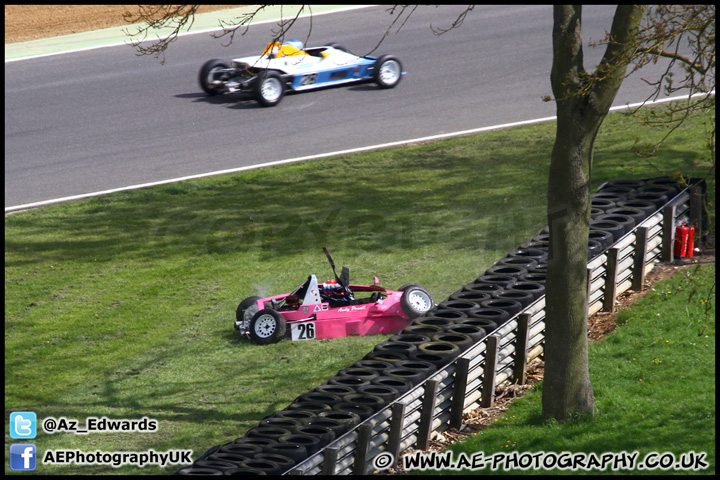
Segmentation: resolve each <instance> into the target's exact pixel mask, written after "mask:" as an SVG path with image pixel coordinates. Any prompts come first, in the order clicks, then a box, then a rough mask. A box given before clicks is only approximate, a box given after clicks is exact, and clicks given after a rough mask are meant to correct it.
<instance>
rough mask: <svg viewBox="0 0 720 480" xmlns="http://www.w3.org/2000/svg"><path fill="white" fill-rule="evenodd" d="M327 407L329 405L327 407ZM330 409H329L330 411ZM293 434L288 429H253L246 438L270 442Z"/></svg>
mask: <svg viewBox="0 0 720 480" xmlns="http://www.w3.org/2000/svg"><path fill="white" fill-rule="evenodd" d="M325 406H326V407H327V405H325ZM329 409H330V408H329V407H328V410H329ZM290 433H292V430H290V429H288V428H280V427H253V428H251V429H250V430H248V431H247V433H246V434H245V436H246V437H253V438H255V437H259V438H269V439H270V440H275V441H277V439H278V438H280V437H282V436H283V435H288V434H290Z"/></svg>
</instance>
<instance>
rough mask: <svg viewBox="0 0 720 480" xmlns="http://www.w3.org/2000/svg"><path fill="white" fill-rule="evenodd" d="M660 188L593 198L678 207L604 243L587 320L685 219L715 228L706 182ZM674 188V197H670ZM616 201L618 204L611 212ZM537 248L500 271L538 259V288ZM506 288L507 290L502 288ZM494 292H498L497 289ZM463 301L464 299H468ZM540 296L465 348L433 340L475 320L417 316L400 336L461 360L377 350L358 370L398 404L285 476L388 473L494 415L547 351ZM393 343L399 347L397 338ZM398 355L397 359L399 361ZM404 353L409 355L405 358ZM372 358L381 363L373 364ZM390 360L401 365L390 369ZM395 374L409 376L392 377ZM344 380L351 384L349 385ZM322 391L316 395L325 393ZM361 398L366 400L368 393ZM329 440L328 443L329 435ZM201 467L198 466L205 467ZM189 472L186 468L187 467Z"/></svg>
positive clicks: (623, 185) (608, 304) (637, 184)
mask: <svg viewBox="0 0 720 480" xmlns="http://www.w3.org/2000/svg"><path fill="white" fill-rule="evenodd" d="M654 183H658V184H660V185H663V186H667V185H671V184H672V183H671V182H670V181H669V179H666V178H661V179H650V180H646V181H636V180H631V181H622V180H621V181H615V182H608V183H606V184H604V185H602V186H601V187H600V188H599V189H598V193H596V194H593V195H594V196H595V195H597V196H598V198H597V202H595V201H594V203H598V204H600V203H602V204H603V206H604V207H606V208H604V209H601V210H599V212H597V213H595V214H594V215H603V214H605V213H604V212H605V211H606V210H607V209H611V208H617V207H615V205H616V204H617V203H622V202H623V200H624V199H626V198H637V197H641V196H642V197H645V198H649V196H650V195H656V196H660V195H659V193H662V195H661V196H664V197H665V199H667V198H668V197H669V201H667V202H666V203H664V204H661V205H659V206H657V208H655V210H652V211H649V210H646V211H645V212H646V214H647V216H646V217H645V218H644V219H640V218H636V219H635V222H636V224H635V225H634V227H632V228H631V229H630V230H629V231H628V232H626V233H624V234H623V235H622V236H620V237H618V238H613V243H611V244H609V245H608V244H605V245H603V247H602V250H601V251H600V252H599V253H598V254H597V255H596V256H595V257H594V258H591V259H590V260H589V261H588V267H587V275H588V315H592V314H593V313H596V312H597V311H599V310H601V309H604V310H606V311H612V310H614V305H615V298H616V297H617V295H618V293H621V292H624V291H626V290H628V289H631V288H632V289H635V290H640V289H642V286H643V284H644V280H645V275H646V274H647V273H648V272H649V271H650V270H652V269H653V267H654V265H655V264H656V263H658V262H660V261H671V260H672V259H673V242H674V232H675V226H676V225H677V224H679V223H680V222H682V221H689V222H690V223H691V224H694V225H696V230H698V231H703V230H702V229H701V227H702V226H707V220H706V219H705V218H703V212H702V208H700V206H701V205H702V202H701V201H698V200H697V198H694V197H698V196H702V195H704V193H705V191H706V189H705V185H704V181H702V180H701V179H691V181H690V182H689V183H690V184H691V185H692V186H690V187H688V188H681V187H680V186H677V189H676V190H671V189H666V188H664V189H661V190H662V192H659V193H658V192H656V191H655V189H652V188H648V189H645V190H644V191H640V192H638V190H639V189H640V188H642V187H643V186H646V185H651V184H654ZM605 189H607V191H605ZM668 191H670V192H672V193H673V194H675V195H674V196H670V195H668V194H667V192H668ZM645 192H647V193H645ZM643 201H645V200H643ZM608 202H609V203H612V204H613V205H609V204H608ZM638 202H640V200H637V201H635V202H631V203H632V204H633V205H642V204H640V203H638ZM621 207H623V205H621ZM633 208H636V207H633ZM545 234H547V228H545V229H543V230H541V231H540V232H539V233H538V235H545ZM536 236H537V235H536ZM601 236H602V235H601ZM605 236H606V235H605ZM528 243H529V242H528ZM532 243H533V244H534V245H536V246H534V247H533V248H532V249H530V248H526V247H522V246H521V247H519V248H518V249H516V250H513V251H512V252H510V254H508V256H507V257H505V258H504V259H501V260H500V261H499V262H497V263H496V265H508V264H509V265H518V264H520V263H523V261H522V260H514V259H516V258H529V260H530V261H528V263H527V264H528V266H529V265H532V268H530V269H528V272H529V273H531V274H534V275H539V277H536V278H535V280H536V282H535V283H540V284H542V285H544V278H542V277H543V275H544V272H545V266H546V263H545V262H546V256H543V255H542V252H540V253H538V252H537V249H538V245H539V246H540V247H543V246H545V247H547V243H545V245H543V244H542V243H541V242H535V241H533V242H532ZM529 250H533V251H529ZM508 259H510V262H509V263H507V262H508ZM491 268H492V267H491ZM490 275H492V272H489V273H487V272H486V273H484V274H482V275H480V276H479V277H478V279H480V278H481V277H488V276H490ZM485 280H486V279H485V278H482V280H481V282H477V281H475V282H471V283H470V284H468V285H475V286H477V285H479V284H485V283H487V282H486V281H485ZM510 283H512V282H510ZM468 285H466V286H465V287H464V288H463V289H461V290H459V291H458V292H455V293H454V294H452V295H450V297H449V298H448V299H447V300H446V302H449V301H455V300H457V297H458V295H459V294H461V293H465V292H467V291H469V290H468V288H467V287H468ZM501 290H505V289H502V288H501ZM495 295H497V292H496V293H495ZM511 296H512V295H511ZM453 297H455V298H453ZM460 297H461V298H462V295H460ZM525 297H526V295H525ZM501 298H502V296H501ZM533 298H534V299H533V300H532V301H531V303H529V304H527V299H526V301H525V305H526V306H524V308H523V309H522V310H521V311H520V312H517V313H514V314H512V315H511V316H510V318H509V319H507V320H505V321H504V322H502V323H500V324H499V325H498V327H497V328H495V329H494V330H491V331H489V332H487V336H483V335H480V336H478V337H476V338H473V339H472V341H471V342H467V341H466V340H465V339H464V338H460V337H458V338H457V340H460V341H459V342H457V343H450V342H443V341H441V340H436V339H432V338H433V337H436V338H437V337H438V335H440V338H446V339H451V338H453V335H454V334H455V333H456V332H454V330H453V328H451V327H453V326H461V325H467V323H465V322H467V321H468V320H471V319H470V318H469V317H460V318H450V319H449V320H450V321H449V322H447V323H445V322H443V324H444V326H436V327H434V328H432V329H431V331H427V330H424V328H427V327H423V326H420V327H418V326H419V325H424V324H423V320H425V319H431V318H435V314H436V313H437V310H438V309H439V307H436V308H435V309H433V310H431V311H429V312H427V313H426V314H425V315H422V316H420V317H419V318H417V319H415V320H414V321H413V323H412V324H411V325H410V326H409V327H408V330H407V331H405V330H404V331H402V332H399V333H398V334H397V335H408V336H414V337H416V336H418V335H424V336H426V337H430V338H431V340H430V341H429V342H423V343H419V344H413V346H416V347H418V348H419V347H420V346H423V345H428V344H429V346H430V347H432V346H433V345H440V346H442V345H449V347H446V348H445V349H446V350H447V351H453V352H458V353H457V354H456V355H454V356H452V357H451V358H447V357H445V356H443V355H442V351H443V349H442V348H441V349H439V350H436V352H437V353H438V354H434V352H433V349H432V348H430V349H429V350H428V349H427V348H426V347H423V348H422V349H418V350H416V351H414V352H412V353H409V354H408V355H406V354H405V352H403V351H402V350H412V349H411V348H407V347H406V346H404V347H406V348H403V349H400V350H401V351H396V350H393V351H389V352H382V351H381V352H378V351H374V352H370V353H369V354H368V355H367V356H366V357H365V358H364V359H361V360H360V361H359V362H356V364H357V363H360V365H367V364H371V365H375V366H376V367H378V370H377V371H378V374H379V376H378V377H377V378H378V379H380V378H382V379H389V380H390V381H393V380H394V381H396V383H398V388H397V391H398V396H397V397H396V398H395V399H392V398H389V397H387V396H384V398H383V400H384V401H382V402H379V401H375V402H370V401H368V402H367V403H366V404H362V405H360V406H359V407H357V408H356V411H357V412H360V411H361V410H362V412H360V413H362V415H361V419H360V420H359V421H358V422H351V423H348V424H347V425H348V429H347V431H345V432H344V433H342V434H341V435H336V438H335V439H334V440H332V441H330V442H329V443H325V444H321V445H320V446H319V448H317V450H318V451H317V453H314V454H311V455H309V456H307V458H305V459H303V460H299V459H298V458H294V459H292V464H293V465H294V466H293V467H291V468H288V469H287V470H286V471H285V472H284V474H296V475H320V474H322V475H350V474H360V475H365V474H369V473H372V472H373V471H374V470H375V468H376V465H375V464H374V463H373V460H374V459H375V457H377V456H378V455H379V454H380V453H383V452H386V453H390V454H391V458H392V462H390V463H389V464H387V465H382V467H383V468H387V467H390V466H393V465H396V464H397V462H398V460H399V457H400V453H401V452H402V451H403V450H405V449H407V448H410V447H414V448H416V449H420V450H425V449H427V447H428V442H429V441H430V440H431V438H432V437H433V435H436V434H438V433H441V432H443V431H445V430H447V429H449V428H459V427H460V426H461V425H462V416H463V414H464V413H466V412H469V411H472V410H474V409H476V408H478V407H484V408H487V407H490V406H492V405H493V403H494V393H495V387H496V386H498V385H501V384H503V383H505V382H513V383H518V384H524V383H525V382H526V378H525V376H526V368H527V365H528V363H529V362H531V361H533V360H535V359H536V358H538V357H540V356H541V355H542V353H543V346H544V331H545V323H544V320H545V296H544V292H543V293H542V294H541V295H540V296H538V297H537V298H535V297H533ZM463 301H464V300H463ZM439 303H442V302H439ZM513 307H516V306H513ZM471 324H472V322H471ZM446 328H450V330H446ZM436 329H439V331H436ZM419 332H423V333H419ZM443 335H446V337H443ZM455 337H457V335H455ZM407 338H410V337H407ZM393 341H395V342H397V343H400V342H398V341H396V340H393ZM387 342H388V341H385V342H383V343H382V344H384V345H387ZM421 350H422V351H421ZM423 351H427V352H429V353H427V352H425V353H424V354H425V355H426V357H425V358H426V359H427V360H431V359H432V360H433V365H434V366H435V367H437V370H435V371H434V373H429V374H428V372H432V369H427V368H426V369H425V370H423V374H422V375H409V374H410V373H412V372H409V371H405V372H400V371H402V370H412V369H411V368H408V366H411V365H412V360H413V359H415V358H416V357H419V356H421V355H422V354H423ZM378 355H380V356H381V357H383V355H385V357H383V358H378ZM387 355H389V356H387ZM395 356H397V357H398V358H395ZM405 356H407V358H403V357H405ZM391 357H392V358H391ZM373 359H377V360H375V361H373ZM383 362H385V363H386V364H387V365H392V366H390V367H389V368H387V369H382V367H383ZM397 362H401V363H400V365H401V366H400V367H398V366H396V365H395V364H396V363H397ZM426 363H427V362H426ZM360 365H356V366H360ZM425 367H427V365H425ZM348 368H350V367H348ZM365 368H367V367H365ZM344 370H347V369H344ZM418 371H419V370H418ZM341 372H342V370H341ZM341 372H339V373H338V375H336V377H337V380H336V377H333V378H331V379H329V380H328V382H326V384H325V385H335V386H337V385H338V380H339V384H340V385H346V386H348V387H350V388H353V389H355V390H357V389H358V388H360V389H367V388H368V384H369V382H368V381H367V380H362V379H358V381H347V380H348V377H349V376H348V375H343V373H341ZM393 373H395V374H399V373H404V374H403V375H400V376H396V377H393V376H392V375H393ZM343 380H346V381H345V382H343ZM361 380H362V381H361ZM376 384H381V385H384V383H381V382H377V380H374V381H373V383H372V384H370V385H376ZM400 384H402V385H407V386H408V387H409V388H408V387H406V388H399V385H400ZM318 388H319V387H318ZM311 392H313V391H311ZM315 392H316V393H317V390H315ZM308 393H310V392H308ZM357 393H358V394H362V393H363V391H362V390H361V391H359V392H357ZM301 396H302V395H301ZM318 398H320V397H318ZM351 398H355V397H351ZM359 398H360V397H358V399H359ZM345 403H348V408H349V411H351V410H353V407H352V405H354V404H352V403H349V402H345ZM318 407H319V405H318ZM360 407H362V408H360ZM293 408H297V404H293V405H290V406H288V407H287V408H286V409H285V410H281V411H280V412H277V413H276V414H274V415H271V417H276V416H279V415H281V414H282V413H283V412H285V411H286V410H288V409H293ZM329 408H330V407H328V410H329ZM370 409H372V413H369V410H370ZM317 410H318V412H316V413H319V412H322V411H324V409H322V408H317ZM343 411H344V410H343ZM322 415H324V414H322ZM318 418H321V417H318ZM265 425H266V424H265ZM310 425H312V420H310ZM257 428H258V427H254V428H253V429H250V431H249V432H253V431H257ZM324 430H327V429H324ZM324 430H323V431H324ZM306 431H312V429H306ZM336 432H337V430H336ZM247 435H248V434H246V436H244V437H241V438H239V439H236V440H235V443H243V442H244V441H246V440H247ZM296 436H297V434H295V435H294V436H292V435H291V436H290V437H289V438H295V437H296ZM326 438H328V437H327V436H326ZM298 439H299V437H298ZM214 448H215V447H214ZM278 460H280V459H278ZM289 464H290V463H287V462H285V463H283V465H284V466H287V465H289ZM200 466H201V465H198V467H200ZM183 468H184V469H187V468H188V467H183ZM236 468H237V465H236ZM181 470H182V469H181Z"/></svg>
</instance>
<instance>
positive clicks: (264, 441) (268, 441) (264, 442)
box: [235, 434, 277, 452]
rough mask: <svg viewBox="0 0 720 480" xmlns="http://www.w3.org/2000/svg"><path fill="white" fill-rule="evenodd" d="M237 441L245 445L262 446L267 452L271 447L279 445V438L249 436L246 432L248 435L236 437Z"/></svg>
mask: <svg viewBox="0 0 720 480" xmlns="http://www.w3.org/2000/svg"><path fill="white" fill-rule="evenodd" d="M235 443H238V444H243V445H245V444H247V445H255V446H258V447H260V448H261V449H262V451H263V452H267V451H268V450H269V449H270V448H271V447H273V446H274V445H277V440H273V439H272V438H266V437H248V436H247V434H246V436H244V437H240V438H238V439H236V440H235Z"/></svg>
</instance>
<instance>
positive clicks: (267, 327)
mask: <svg viewBox="0 0 720 480" xmlns="http://www.w3.org/2000/svg"><path fill="white" fill-rule="evenodd" d="M275 328H277V323H276V322H275V318H274V317H273V316H272V315H263V316H262V317H260V318H258V319H257V321H256V322H255V335H257V336H258V337H260V338H268V337H269V336H271V335H272V334H273V333H275Z"/></svg>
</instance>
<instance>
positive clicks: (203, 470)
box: [175, 466, 224, 475]
mask: <svg viewBox="0 0 720 480" xmlns="http://www.w3.org/2000/svg"><path fill="white" fill-rule="evenodd" d="M175 473H176V474H177V475H224V473H223V471H222V470H218V469H216V468H209V467H193V466H189V467H183V468H181V469H180V470H178V471H177V472H175Z"/></svg>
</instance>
